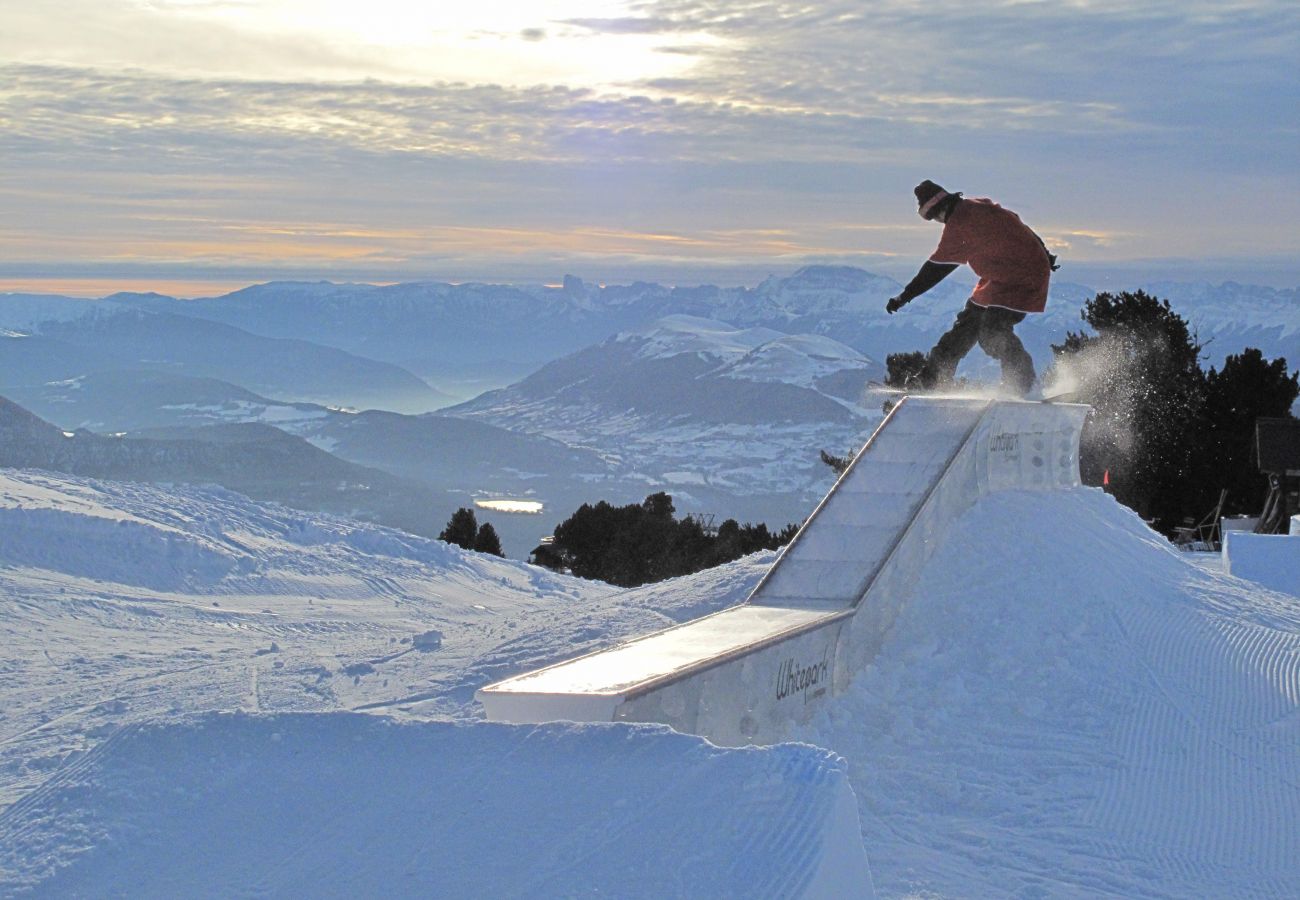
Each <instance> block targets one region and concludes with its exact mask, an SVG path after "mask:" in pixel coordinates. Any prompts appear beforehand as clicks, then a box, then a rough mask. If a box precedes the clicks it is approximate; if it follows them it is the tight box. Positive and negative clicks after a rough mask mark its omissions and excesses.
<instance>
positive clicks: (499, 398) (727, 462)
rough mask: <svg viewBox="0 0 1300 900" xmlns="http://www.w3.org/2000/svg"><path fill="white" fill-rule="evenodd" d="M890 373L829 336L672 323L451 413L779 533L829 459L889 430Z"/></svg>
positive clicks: (697, 507) (825, 476)
mask: <svg viewBox="0 0 1300 900" xmlns="http://www.w3.org/2000/svg"><path fill="white" fill-rule="evenodd" d="M883 375H884V368H883V366H881V365H880V364H879V363H877V362H875V361H873V360H871V359H868V358H867V357H865V356H863V355H862V354H860V353H858V352H857V351H855V350H853V349H851V348H849V347H847V346H845V345H843V344H840V343H838V342H836V341H833V340H830V339H829V338H825V337H818V336H815V335H787V334H783V333H781V332H778V331H775V330H772V329H768V328H764V327H761V326H758V327H753V328H746V329H737V328H734V327H730V326H728V325H726V324H724V323H722V322H718V321H714V320H710V319H699V318H694V317H690V316H671V317H668V318H665V319H662V320H660V321H659V322H657V323H655V324H653V325H652V326H650V327H649V328H646V329H643V330H640V331H632V332H624V333H621V334H618V335H615V336H614V337H612V338H610V339H608V340H606V341H603V342H601V343H600V344H597V345H595V346H593V347H589V348H587V349H585V350H581V351H579V352H577V353H574V354H572V355H570V356H567V357H564V358H563V359H559V360H556V361H555V362H553V363H549V364H547V365H545V366H543V367H542V368H541V369H539V370H538V371H537V372H535V373H534V374H533V375H531V376H529V377H528V378H525V379H523V380H522V381H520V382H519V383H517V384H515V385H512V386H510V387H508V388H504V389H501V390H496V391H490V392H488V393H486V394H484V395H482V396H481V397H478V398H476V399H475V400H472V401H470V402H468V403H464V404H461V405H459V406H455V407H451V408H449V409H446V410H443V411H442V414H443V415H447V416H456V417H461V418H468V419H473V420H475V421H483V422H490V423H491V424H493V425H497V426H499V427H502V428H507V429H509V430H511V431H520V432H526V433H531V434H539V435H545V436H546V437H550V438H553V439H555V440H558V441H561V442H563V443H565V444H568V445H571V446H583V447H591V448H593V449H597V450H598V451H599V452H600V453H601V454H602V455H604V456H605V457H606V458H607V459H609V460H610V462H611V463H613V464H616V465H619V466H621V467H622V468H624V469H626V470H628V471H629V473H630V476H629V477H633V478H636V479H638V480H641V481H643V482H644V483H645V484H646V485H648V486H652V487H655V488H656V489H661V490H667V491H669V492H670V493H672V494H673V496H674V497H675V498H676V499H677V501H678V508H679V509H681V510H684V511H703V512H714V513H717V514H718V515H720V516H722V517H732V518H738V517H753V518H755V520H767V521H770V522H772V523H773V524H775V525H777V526H778V527H779V526H780V525H784V524H785V523H787V522H791V521H794V522H798V521H800V520H801V519H802V518H803V516H804V515H806V513H807V510H808V509H809V508H810V503H811V502H812V501H813V500H815V497H816V495H817V494H819V493H820V492H823V491H824V490H825V488H826V487H827V486H828V485H829V484H830V482H831V481H832V480H833V473H832V472H831V471H830V469H828V468H826V466H825V465H824V464H823V463H822V462H821V461H820V458H819V451H820V450H821V449H823V448H826V449H831V450H833V451H834V452H837V453H842V452H844V451H845V449H847V448H850V447H856V446H857V445H858V444H860V443H861V441H862V439H863V437H864V435H865V434H866V433H868V432H869V430H870V429H871V427H872V426H873V424H874V423H875V422H877V421H878V420H879V418H880V409H879V401H878V400H874V401H873V400H872V399H871V398H870V397H869V396H868V391H867V388H868V385H869V383H870V382H871V381H872V380H875V379H879V378H882V377H883Z"/></svg>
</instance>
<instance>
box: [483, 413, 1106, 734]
mask: <svg viewBox="0 0 1300 900" xmlns="http://www.w3.org/2000/svg"><path fill="white" fill-rule="evenodd" d="M1087 409H1088V408H1087V407H1086V406H1081V405H1075V404H1052V403H1031V402H1020V401H992V400H985V399H969V398H942V397H923V398H922V397H909V398H906V399H904V400H903V401H902V402H900V403H899V404H898V405H897V406H896V407H895V408H894V409H893V410H892V411H891V412H890V414H889V415H888V416H887V417H886V418H885V420H884V422H882V423H881V425H880V427H879V428H877V429H876V432H875V433H874V434H873V435H872V436H871V438H870V439H869V440H868V441H867V443H866V444H865V445H864V446H863V448H862V450H861V451H860V452H859V453H858V454H857V456H856V457H855V458H854V460H853V462H852V464H851V465H850V466H849V468H848V469H847V470H846V471H845V473H844V474H843V475H842V476H841V477H840V479H839V480H838V481H837V482H836V484H835V486H834V488H832V489H831V491H830V493H829V494H827V496H826V498H825V499H824V500H823V501H822V502H821V504H820V505H819V506H818V507H817V509H816V510H815V511H814V512H813V514H812V516H810V517H809V519H808V520H807V521H806V522H805V523H804V526H803V528H802V529H800V531H799V533H798V534H797V535H796V536H795V539H794V540H793V541H792V542H791V543H790V545H789V546H788V547H787V548H786V549H785V551H784V552H783V553H782V554H781V556H780V557H779V558H778V559H777V561H776V563H775V564H774V565H773V566H772V569H771V570H770V571H769V572H768V574H767V575H766V577H764V578H763V580H762V581H761V582H760V583H759V584H758V586H757V587H756V588H755V589H754V591H753V593H752V594H751V595H750V597H749V598H748V600H746V602H745V603H743V604H741V605H739V606H737V607H734V608H732V609H729V610H724V611H722V612H719V613H715V614H714V615H711V616H706V617H705V618H703V619H699V620H696V621H694V622H689V623H686V624H684V625H679V626H677V627H674V628H670V629H667V630H665V631H661V632H658V633H656V634H651V635H648V636H646V637H643V638H639V639H637V640H633V641H630V642H628V643H626V644H623V645H621V646H618V647H615V648H612V649H610V650H606V651H602V652H599V653H594V654H590V655H587V656H584V657H580V658H578V659H574V660H570V661H568V662H564V663H560V664H558V665H554V666H549V667H547V668H544V669H540V670H538V671H536V672H531V673H526V674H523V675H519V676H516V677H514V678H510V679H507V680H505V681H501V682H499V683H497V684H493V685H489V686H488V687H485V688H483V689H481V690H480V691H479V692H478V695H477V696H478V698H479V700H480V701H481V702H482V703H483V706H484V709H485V710H486V712H487V715H488V718H490V719H493V720H496V721H503V722H519V723H524V722H544V721H551V720H557V719H563V720H572V721H629V722H661V723H664V724H667V725H671V726H673V727H674V728H676V729H678V730H679V731H685V732H688V733H693V734H700V735H703V736H705V737H707V738H709V739H710V740H712V741H714V742H715V743H719V744H724V745H740V744H746V743H771V742H775V741H779V740H781V739H783V738H784V737H785V736H786V734H787V733H788V731H789V728H790V727H791V726H792V725H793V724H795V723H799V722H806V721H807V720H808V718H809V717H810V716H811V715H812V713H813V711H814V710H815V709H816V708H817V707H818V706H819V705H820V704H821V703H822V702H823V701H824V700H825V699H826V698H827V697H829V696H832V695H834V694H835V693H839V692H842V691H843V690H844V689H845V688H846V687H847V686H848V684H849V681H850V680H851V678H852V677H853V675H854V674H856V673H857V672H859V671H861V669H862V668H863V667H864V666H866V665H867V664H868V663H869V662H870V661H871V659H872V658H873V657H874V656H875V653H876V651H877V650H878V649H879V647H880V644H881V641H882V640H883V638H884V635H885V634H887V633H888V630H889V627H890V625H891V624H892V623H893V621H894V619H895V618H896V617H897V615H898V612H899V611H900V610H901V609H902V608H903V606H904V605H905V604H906V603H907V601H908V598H909V596H910V592H911V589H912V585H913V584H914V583H915V581H916V579H917V577H918V575H919V573H920V571H921V568H922V567H923V566H924V565H925V562H926V560H928V559H929V557H930V555H931V554H932V553H933V551H934V549H935V548H936V547H937V546H938V544H939V543H940V542H941V541H942V540H943V537H944V534H945V532H946V529H947V526H948V523H950V522H951V521H952V520H954V519H955V518H956V517H957V516H958V515H960V514H961V513H962V512H963V511H964V510H966V509H967V508H969V507H970V506H971V505H972V504H973V503H975V501H976V500H978V499H979V498H980V497H983V496H986V495H988V494H990V493H994V492H997V491H1004V490H1042V491H1049V490H1061V489H1069V488H1073V487H1077V486H1078V485H1079V459H1078V446H1079V433H1080V430H1081V428H1082V426H1083V420H1084V417H1085V415H1086V414H1087Z"/></svg>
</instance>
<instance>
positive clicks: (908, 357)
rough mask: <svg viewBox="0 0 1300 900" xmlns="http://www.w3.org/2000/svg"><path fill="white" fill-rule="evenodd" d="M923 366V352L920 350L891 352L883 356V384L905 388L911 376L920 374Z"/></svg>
mask: <svg viewBox="0 0 1300 900" xmlns="http://www.w3.org/2000/svg"><path fill="white" fill-rule="evenodd" d="M924 367H925V354H924V353H922V352H921V351H920V350H914V351H912V352H911V353H891V354H889V355H888V356H886V357H885V370H886V371H887V372H888V373H889V374H887V375H886V376H885V384H887V385H889V386H890V387H896V388H905V387H907V382H908V380H909V379H911V378H912V377H914V376H916V375H919V374H921V369H923V368H924Z"/></svg>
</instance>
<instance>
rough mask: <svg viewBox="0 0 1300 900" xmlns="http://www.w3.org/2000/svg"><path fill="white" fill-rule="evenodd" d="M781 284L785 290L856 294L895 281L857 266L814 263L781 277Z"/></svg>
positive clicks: (891, 283)
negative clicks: (786, 276) (830, 291)
mask: <svg viewBox="0 0 1300 900" xmlns="http://www.w3.org/2000/svg"><path fill="white" fill-rule="evenodd" d="M780 284H781V287H782V288H784V289H785V290H798V291H803V290H816V291H824V290H834V291H844V292H845V293H850V294H856V293H860V292H862V291H868V290H873V289H876V290H878V289H879V288H880V287H881V286H882V285H893V284H894V281H893V279H890V278H885V277H883V276H880V275H873V274H871V273H870V272H868V271H867V270H866V269H859V268H857V267H856V266H830V265H812V266H804V267H803V268H801V269H798V270H797V271H796V272H795V273H794V274H793V275H791V276H790V277H789V278H784V279H781V281H780Z"/></svg>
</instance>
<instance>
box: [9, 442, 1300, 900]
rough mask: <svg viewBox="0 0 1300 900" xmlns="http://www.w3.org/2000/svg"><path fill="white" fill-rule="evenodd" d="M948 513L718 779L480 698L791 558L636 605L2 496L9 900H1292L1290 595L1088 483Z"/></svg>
mask: <svg viewBox="0 0 1300 900" xmlns="http://www.w3.org/2000/svg"><path fill="white" fill-rule="evenodd" d="M1002 443H1003V444H1005V442H1002ZM896 449H897V450H898V451H899V452H903V451H904V450H905V449H906V444H905V443H904V444H900V445H898V447H897V448H896ZM947 508H948V509H952V510H956V511H954V512H953V513H952V518H951V521H948V522H947V523H945V527H944V528H943V529H941V530H939V531H936V532H928V533H927V534H928V537H927V542H928V546H927V547H926V550H925V552H924V553H923V554H920V555H919V556H918V557H917V559H919V560H920V563H919V565H918V567H917V568H916V569H915V577H914V578H913V579H912V581H911V582H910V583H907V584H905V585H899V587H898V592H897V593H896V595H895V597H894V599H895V607H894V610H893V613H892V615H891V617H890V618H889V620H888V622H887V623H886V627H884V628H883V630H882V632H881V634H880V638H879V641H878V645H877V646H876V647H875V649H874V653H873V655H872V656H871V658H870V660H869V661H868V662H867V663H866V664H865V666H864V667H863V668H861V669H860V670H859V671H857V673H856V675H855V677H854V678H852V680H850V681H848V682H847V683H846V684H844V685H843V691H842V692H841V693H839V695H838V696H835V697H830V698H827V699H825V700H824V701H823V702H821V703H819V704H817V705H816V706H815V707H814V708H813V711H812V715H811V716H810V717H809V718H808V719H807V720H806V721H803V722H801V723H798V724H796V725H794V726H793V731H792V734H791V736H792V737H793V738H794V739H796V740H798V741H801V742H803V743H800V744H778V745H774V746H767V747H761V748H739V749H722V748H719V747H715V746H713V745H711V744H709V743H707V742H705V741H704V740H702V739H701V738H698V737H693V736H687V735H679V734H676V733H674V732H671V731H669V730H667V729H664V728H663V727H661V726H654V725H633V724H626V723H614V724H588V725H576V724H547V725H537V726H528V725H499V724H495V723H487V722H483V721H482V716H483V712H482V709H481V707H480V706H479V705H478V704H477V703H476V702H475V701H474V700H473V695H474V692H475V691H476V690H478V689H480V688H482V687H484V686H486V685H487V684H489V683H491V682H495V681H497V680H499V679H501V678H503V677H506V676H511V675H517V674H522V673H525V672H528V671H532V670H536V669H537V668H538V667H539V666H540V667H544V666H547V665H549V664H552V663H556V662H558V661H561V660H565V659H568V658H571V657H573V656H576V655H580V654H582V653H584V652H587V651H592V650H599V649H602V648H608V647H611V646H613V645H615V644H617V643H618V642H619V641H621V640H626V639H628V638H632V637H634V636H637V635H645V634H648V633H651V632H656V631H659V630H661V629H663V628H664V627H665V626H669V625H672V624H675V623H684V622H689V621H692V620H695V619H697V618H699V617H700V616H703V615H707V614H709V613H712V612H715V611H719V610H723V609H727V608H730V607H733V606H736V605H738V604H741V603H742V601H743V600H744V599H745V598H746V597H747V596H749V594H750V592H751V591H752V590H753V588H754V587H755V586H756V585H757V584H758V583H759V582H760V580H762V578H763V576H764V574H765V573H766V572H767V571H768V570H769V569H770V568H771V563H772V560H773V556H772V555H771V554H766V555H763V556H758V557H753V558H749V559H746V560H742V561H740V562H738V563H735V564H732V565H730V566H724V567H721V568H719V569H715V570H711V571H708V572H704V573H700V574H699V575H696V576H692V577H690V578H685V579H678V580H675V581H671V582H664V583H661V584H658V585H654V586H650V587H647V588H643V589H638V590H634V591H626V592H616V591H614V590H613V589H611V588H609V587H607V586H603V585H596V584H592V583H589V582H582V581H578V580H574V579H569V578H563V577H559V576H555V575H552V574H550V573H548V572H545V571H543V570H538V569H534V568H530V567H528V566H526V565H523V564H519V563H514V562H509V561H503V560H496V559H492V558H485V557H480V556H477V555H474V554H468V553H461V552H460V551H458V550H456V549H454V548H450V547H447V546H445V545H443V544H440V543H438V542H434V541H426V540H423V539H418V538H412V537H409V536H406V535H402V534H400V533H398V532H393V531H388V530H385V529H381V528H377V527H375V526H369V525H359V524H354V523H348V522H343V521H341V520H334V519H328V518H324V517H315V516H310V515H308V514H305V513H297V512H292V511H288V510H284V509H279V508H275V507H270V506H266V505H262V504H256V503H253V502H251V501H248V500H246V499H244V498H242V497H239V496H237V495H234V494H230V493H227V492H222V491H207V490H196V489H188V488H187V489H175V490H167V489H163V488H157V487H144V486H137V485H126V484H115V483H109V482H93V481H89V480H85V479H76V478H64V477H62V476H53V475H48V474H44V473H38V472H30V471H14V470H0V631H2V633H3V635H4V637H5V640H4V642H3V645H2V648H0V672H3V673H4V678H3V679H0V714H2V718H0V803H7V804H8V807H7V808H6V809H4V810H3V811H0V895H8V894H13V895H19V896H25V895H28V894H30V895H34V896H67V895H74V896H104V895H109V896H123V895H128V896H182V895H184V896H195V895H198V896H204V895H210V896H216V895H221V896H248V895H257V896H310V895H322V896H325V895H347V896H357V895H376V894H381V893H382V894H384V895H391V896H415V895H420V896H429V895H437V896H485V897H486V896H491V897H503V896H527V897H555V896H586V895H593V896H594V895H602V896H611V895H612V896H620V897H624V896H633V897H636V896H657V897H663V896H686V897H717V896H783V897H784V896H825V897H854V896H872V892H873V887H874V892H875V895H876V896H880V897H890V898H903V897H925V898H930V897H1094V896H1103V897H1198V898H1199V897H1216V898H1218V897H1279V898H1293V897H1295V896H1300V749H1298V748H1300V602H1298V601H1297V598H1296V597H1294V596H1290V595H1286V594H1281V593H1275V592H1271V591H1269V590H1268V589H1266V588H1263V587H1262V586H1260V585H1259V584H1256V583H1252V582H1248V581H1243V580H1241V579H1239V578H1235V577H1233V576H1231V575H1228V574H1224V573H1218V572H1213V571H1207V570H1206V569H1204V568H1201V567H1198V566H1197V565H1195V564H1192V563H1190V562H1189V561H1188V560H1187V559H1185V556H1186V554H1180V553H1178V552H1177V551H1175V550H1174V549H1173V548H1172V547H1171V546H1170V545H1169V544H1168V543H1167V542H1166V541H1165V540H1164V539H1162V538H1161V537H1159V536H1158V535H1156V534H1154V533H1153V532H1151V531H1150V530H1149V529H1147V528H1146V526H1145V525H1144V524H1143V523H1142V522H1141V521H1140V520H1139V519H1138V518H1137V517H1136V516H1135V515H1134V514H1132V513H1130V512H1129V511H1127V510H1125V509H1123V508H1122V507H1120V506H1118V505H1117V504H1116V503H1115V502H1114V501H1113V500H1112V499H1111V498H1110V497H1108V496H1106V495H1105V494H1104V493H1102V492H1100V491H1098V490H1094V489H1085V488H1079V487H1066V488H1062V489H1056V490H1050V491H1043V490H1019V489H1008V490H1002V491H998V492H994V493H989V494H986V495H982V496H980V497H978V498H976V499H973V501H972V502H971V503H970V504H968V505H966V506H965V507H964V508H963V507H962V506H960V505H957V506H953V507H947ZM216 604H219V605H216ZM365 712H369V713H370V715H359V713H365ZM854 801H855V802H856V809H854V808H853V807H852V804H853V802H854ZM868 869H869V873H868ZM873 882H874V885H873Z"/></svg>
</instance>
